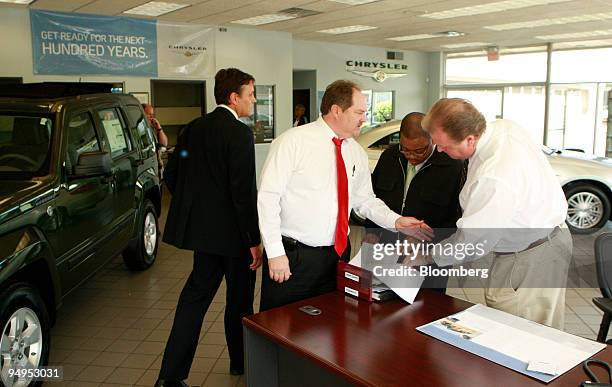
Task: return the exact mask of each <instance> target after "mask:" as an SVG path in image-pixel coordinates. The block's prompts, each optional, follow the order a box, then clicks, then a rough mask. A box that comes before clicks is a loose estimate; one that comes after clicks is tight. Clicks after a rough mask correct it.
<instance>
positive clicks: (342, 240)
mask: <svg viewBox="0 0 612 387" xmlns="http://www.w3.org/2000/svg"><path fill="white" fill-rule="evenodd" d="M332 141H333V142H334V145H336V174H337V176H338V179H337V180H338V218H337V220H336V237H335V240H334V249H335V250H336V253H338V256H339V257H342V253H343V252H344V250H345V249H346V245H347V240H348V180H347V178H346V168H345V167H344V159H342V150H341V145H342V139H339V138H336V137H334V138H332Z"/></svg>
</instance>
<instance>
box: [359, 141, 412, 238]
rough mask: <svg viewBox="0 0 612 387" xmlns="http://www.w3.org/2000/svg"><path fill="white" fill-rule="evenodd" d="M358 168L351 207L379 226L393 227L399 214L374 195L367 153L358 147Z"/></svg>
mask: <svg viewBox="0 0 612 387" xmlns="http://www.w3.org/2000/svg"><path fill="white" fill-rule="evenodd" d="M358 157H359V159H358V163H357V166H358V170H357V176H356V179H355V182H354V184H355V187H354V189H353V196H352V198H351V199H352V202H353V203H352V204H353V208H354V209H356V210H357V212H359V214H360V215H362V216H363V217H365V218H367V219H370V220H372V221H373V222H374V223H376V224H378V225H379V226H380V227H384V228H386V229H394V228H395V221H396V220H397V219H399V218H400V217H401V216H400V215H398V214H397V213H395V212H393V211H391V209H390V208H389V207H388V206H387V205H386V204H385V202H383V201H382V200H380V199H378V198H377V197H376V195H374V190H373V189H372V179H371V177H370V170H369V169H368V155H367V153H366V152H365V151H364V150H363V149H361V148H360V149H359V156H358Z"/></svg>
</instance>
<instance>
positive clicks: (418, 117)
mask: <svg viewBox="0 0 612 387" xmlns="http://www.w3.org/2000/svg"><path fill="white" fill-rule="evenodd" d="M423 117H425V114H423V113H419V112H412V113H409V114H406V117H404V119H402V123H401V125H400V134H401V135H402V136H404V137H406V138H408V139H411V140H414V139H417V138H426V139H430V138H431V136H430V135H429V132H427V131H426V130H425V129H423V127H422V126H421V121H422V120H423Z"/></svg>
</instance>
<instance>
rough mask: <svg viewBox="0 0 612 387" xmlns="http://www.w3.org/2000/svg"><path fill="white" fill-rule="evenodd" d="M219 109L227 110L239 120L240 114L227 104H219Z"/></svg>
mask: <svg viewBox="0 0 612 387" xmlns="http://www.w3.org/2000/svg"><path fill="white" fill-rule="evenodd" d="M219 107H222V108H225V109H227V110H229V111H230V112H231V113H232V115H233V116H234V117H236V119H238V113H236V111H235V110H234V109H232V108H231V107H229V106H227V105H225V104H222V103H220V104H219Z"/></svg>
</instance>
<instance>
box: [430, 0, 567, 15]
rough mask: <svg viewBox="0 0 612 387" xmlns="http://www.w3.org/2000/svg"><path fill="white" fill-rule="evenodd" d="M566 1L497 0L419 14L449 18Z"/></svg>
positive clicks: (565, 0) (564, 0)
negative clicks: (495, 0)
mask: <svg viewBox="0 0 612 387" xmlns="http://www.w3.org/2000/svg"><path fill="white" fill-rule="evenodd" d="M567 1H571V0H505V1H497V2H495V3H488V4H481V5H475V6H472V7H463V8H455V9H448V10H446V11H440V12H431V13H426V14H424V15H420V16H421V17H426V18H430V19H450V18H454V17H463V16H471V15H482V14H485V13H493V12H502V11H508V10H511V9H519V8H527V7H534V6H536V5H546V4H555V3H563V2H567Z"/></svg>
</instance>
